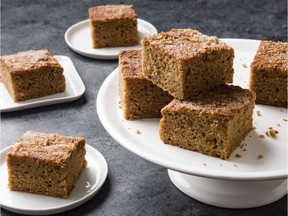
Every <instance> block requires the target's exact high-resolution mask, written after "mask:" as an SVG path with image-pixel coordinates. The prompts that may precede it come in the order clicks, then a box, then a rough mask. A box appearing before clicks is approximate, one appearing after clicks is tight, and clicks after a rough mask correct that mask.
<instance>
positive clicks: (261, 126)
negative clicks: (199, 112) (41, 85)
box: [97, 39, 288, 181]
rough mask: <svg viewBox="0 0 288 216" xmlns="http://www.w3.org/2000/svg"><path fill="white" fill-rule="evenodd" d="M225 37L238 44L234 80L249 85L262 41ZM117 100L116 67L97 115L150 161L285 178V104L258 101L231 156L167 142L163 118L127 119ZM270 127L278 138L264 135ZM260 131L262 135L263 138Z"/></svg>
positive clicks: (210, 173)
mask: <svg viewBox="0 0 288 216" xmlns="http://www.w3.org/2000/svg"><path fill="white" fill-rule="evenodd" d="M222 40H223V41H225V42H226V43H228V44H229V45H230V46H232V47H233V48H234V50H235V60H234V69H235V76H234V84H235V85H240V86H241V87H243V88H248V84H249V82H248V81H249V74H250V68H249V67H250V63H251V61H252V60H253V58H254V56H255V53H256V51H257V48H258V46H259V41H257V40H244V39H222ZM119 101H120V98H119V96H118V68H117V69H115V70H114V71H113V72H112V73H111V74H110V75H109V76H108V77H107V78H106V80H105V81H104V83H103V84H102V86H101V88H100V90H99V93H98V97H97V112H98V116H99V118H100V121H101V122H102V124H103V126H104V128H105V129H106V130H107V131H108V133H109V134H110V135H111V136H112V137H113V138H114V139H115V140H116V141H117V142H119V143H120V144H121V145H122V146H124V147H125V148H127V149H128V150H130V151H131V152H133V153H135V154H137V155H139V156H140V157H142V158H144V159H146V160H148V161H151V162H153V163H156V164H158V165H161V166H163V167H166V168H168V169H171V170H174V171H179V172H181V173H186V174H190V175H195V176H200V177H205V178H212V179H226V180H241V181H242V180H246V181H248V180H277V179H286V178H287V123H288V122H287V109H286V108H282V107H273V106H265V105H256V107H255V109H254V115H253V122H254V126H255V129H254V130H252V131H251V132H250V133H249V134H248V135H247V137H246V138H245V140H244V141H243V142H242V145H241V147H239V148H237V149H236V150H235V151H234V152H233V154H232V155H231V156H230V158H229V159H228V160H221V159H218V158H214V157H209V156H207V155H203V154H200V153H197V152H193V151H188V150H184V149H181V148H178V147H175V146H171V145H166V144H164V143H163V142H162V141H161V140H160V138H159V131H158V130H159V129H158V128H159V119H145V120H134V121H127V120H125V119H124V118H123V111H122V109H121V108H120V107H119ZM260 114H261V115H260ZM270 127H272V128H273V129H275V130H277V131H278V132H279V133H278V134H277V137H276V138H272V137H268V136H266V134H265V132H266V131H268V130H269V128H270ZM259 135H264V138H260V137H259ZM236 154H237V156H236Z"/></svg>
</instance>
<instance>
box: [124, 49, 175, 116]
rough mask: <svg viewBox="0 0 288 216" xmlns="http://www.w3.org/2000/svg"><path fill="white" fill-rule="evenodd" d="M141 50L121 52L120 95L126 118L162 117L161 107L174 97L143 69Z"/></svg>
mask: <svg viewBox="0 0 288 216" xmlns="http://www.w3.org/2000/svg"><path fill="white" fill-rule="evenodd" d="M141 59H142V58H141V50H127V51H121V52H120V53H119V95H120V98H121V106H122V109H123V113H124V118H125V119H129V120H133V119H141V118H160V117H161V112H160V111H161V109H162V108H163V107H164V106H165V105H167V104H168V103H169V102H170V101H171V100H172V99H173V98H172V96H171V95H169V94H168V93H167V92H165V91H163V90H162V89H161V88H159V87H158V86H156V85H154V84H153V83H152V82H151V81H149V80H147V79H145V78H144V77H143V75H142V71H141Z"/></svg>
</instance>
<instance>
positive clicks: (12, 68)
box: [0, 49, 63, 73]
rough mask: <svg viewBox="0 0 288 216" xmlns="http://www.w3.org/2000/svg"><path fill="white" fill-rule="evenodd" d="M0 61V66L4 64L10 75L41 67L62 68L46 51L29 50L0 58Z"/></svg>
mask: <svg viewBox="0 0 288 216" xmlns="http://www.w3.org/2000/svg"><path fill="white" fill-rule="evenodd" d="M0 60H1V64H4V65H5V66H6V68H7V69H8V71H9V72H10V73H15V72H18V73H19V72H25V71H27V70H34V69H39V68H41V67H54V68H55V67H57V68H62V67H61V65H60V64H59V62H58V61H57V60H56V59H55V58H54V56H53V55H52V53H51V52H50V51H49V50H47V49H42V50H29V51H25V52H19V53H17V54H12V55H6V56H1V58H0ZM62 70H63V68H62Z"/></svg>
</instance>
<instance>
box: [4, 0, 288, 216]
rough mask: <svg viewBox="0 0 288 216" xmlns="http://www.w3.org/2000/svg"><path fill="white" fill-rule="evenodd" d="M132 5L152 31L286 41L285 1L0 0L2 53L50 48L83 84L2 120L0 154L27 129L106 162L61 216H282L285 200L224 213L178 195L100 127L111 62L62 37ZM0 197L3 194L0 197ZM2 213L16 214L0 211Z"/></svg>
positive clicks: (156, 170)
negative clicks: (100, 102) (96, 180)
mask: <svg viewBox="0 0 288 216" xmlns="http://www.w3.org/2000/svg"><path fill="white" fill-rule="evenodd" d="M108 3H110V4H131V3H132V4H134V7H135V8H136V12H137V13H138V16H139V18H141V19H144V20H146V21H149V22H150V23H152V24H153V25H154V26H155V27H156V28H157V30H158V31H168V30H170V29H171V28H194V29H197V30H199V31H200V32H202V33H204V34H208V35H216V36H218V37H220V38H244V39H269V40H274V41H286V36H287V35H286V33H287V1H286V0H277V1H271V0H254V1H251V0H237V1H228V0H217V1H212V0H211V1H204V0H197V1H176V0H168V1H163V0H155V1H139V0H134V1H125V0H123V1H116V0H114V1H113V0H111V1H97V0H94V1H92V0H82V1H79V0H74V1H71V0H70V1H68V0H61V1H59V0H42V1H40V0H34V1H30V0H13V1H11V0H2V1H1V55H7V54H12V53H16V52H19V51H25V50H31V49H42V48H48V49H50V50H51V51H52V52H53V54H55V55H65V56H68V57H70V58H71V59H72V61H73V63H74V65H75V67H76V69H77V71H78V73H79V75H80V76H81V78H82V80H83V82H84V84H85V86H86V91H85V94H84V95H83V96H82V97H81V98H80V99H78V100H76V101H73V102H68V103H63V104H58V105H51V106H46V107H39V108H33V109H29V110H22V111H17V112H10V113H2V114H1V149H3V148H5V147H7V146H9V145H11V144H13V143H14V142H15V141H16V140H17V139H18V138H19V137H20V136H21V135H22V134H23V133H24V132H25V131H27V130H36V131H42V132H47V133H59V134H63V135H73V136H83V137H85V138H86V140H87V143H89V144H90V145H91V146H93V147H95V148H96V149H98V150H99V151H100V152H101V153H102V154H103V155H104V157H105V158H106V160H107V163H108V166H109V173H108V177H107V179H106V182H105V183H104V185H103V187H102V189H101V190H100V191H99V192H98V193H97V194H96V196H95V197H94V198H92V199H91V200H90V201H88V202H87V203H85V204H83V205H82V206H80V207H77V208H75V209H73V210H70V211H68V212H65V213H62V214H61V215H234V216H235V215H243V216H244V215H245V216H247V215H251V216H252V215H253V216H254V215H277V216H279V215H286V213H287V196H285V197H283V198H282V199H280V200H278V201H276V202H275V203H273V204H269V205H266V206H263V207H258V208H252V209H224V208H217V207H213V206H209V205H206V204H203V203H201V202H199V201H197V200H195V199H193V198H190V197H188V196H186V195H184V194H183V193H182V192H180V191H179V190H178V189H176V187H175V186H174V185H173V184H172V182H171V181H170V179H169V177H168V174H167V169H165V168H163V167H160V166H158V165H155V164H153V163H151V162H149V161H146V160H144V159H142V158H140V157H138V156H136V155H134V154H133V153H131V152H130V151H128V150H126V149H125V148H123V147H122V146H121V145H119V144H118V143H117V142H116V141H115V140H113V138H111V137H110V136H109V134H108V133H107V132H106V131H105V129H104V128H103V127H102V125H101V123H100V121H99V118H98V116H97V111H96V107H95V102H96V98H97V93H98V91H99V88H100V86H101V84H102V83H103V81H104V80H105V78H106V77H107V76H108V75H109V74H110V73H111V72H112V71H113V70H114V69H115V68H116V67H117V64H118V61H117V60H96V59H91V58H87V57H84V56H81V55H79V54H77V53H75V52H73V51H72V50H71V49H70V48H69V47H68V46H67V45H66V43H65V40H64V33H65V31H66V30H67V29H68V28H69V27H70V26H71V25H73V24H75V23H77V22H79V21H82V20H85V19H87V18H88V16H87V9H88V8H89V7H91V6H95V5H101V4H108ZM0 196H1V195H0ZM1 215H3V216H8V215H16V214H15V213H12V212H9V211H7V210H5V209H1Z"/></svg>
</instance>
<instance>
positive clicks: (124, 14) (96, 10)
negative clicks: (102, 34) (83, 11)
mask: <svg viewBox="0 0 288 216" xmlns="http://www.w3.org/2000/svg"><path fill="white" fill-rule="evenodd" d="M88 11H89V18H90V19H91V20H92V21H97V22H100V21H101V22H107V21H111V20H122V19H137V14H136V13H135V10H134V7H133V5H101V6H96V7H91V8H89V9H88Z"/></svg>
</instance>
